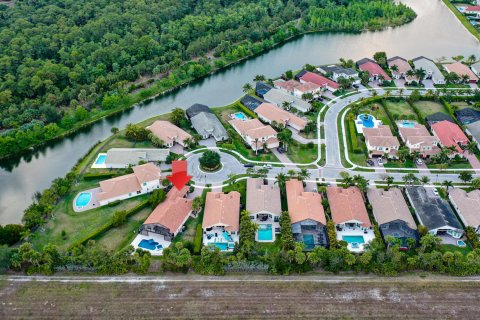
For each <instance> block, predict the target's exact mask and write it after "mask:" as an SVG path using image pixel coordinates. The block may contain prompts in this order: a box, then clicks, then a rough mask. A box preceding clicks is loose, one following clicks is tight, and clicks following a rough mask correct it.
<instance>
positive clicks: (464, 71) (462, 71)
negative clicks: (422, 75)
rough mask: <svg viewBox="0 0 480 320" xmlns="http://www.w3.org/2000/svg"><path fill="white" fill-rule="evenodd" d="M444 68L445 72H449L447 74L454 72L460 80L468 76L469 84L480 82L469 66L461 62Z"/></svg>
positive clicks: (445, 65)
mask: <svg viewBox="0 0 480 320" xmlns="http://www.w3.org/2000/svg"><path fill="white" fill-rule="evenodd" d="M443 67H444V68H445V70H447V72H449V73H450V72H453V73H455V74H456V75H458V76H459V77H460V79H462V78H463V77H464V76H467V77H468V82H470V83H477V81H478V77H477V75H476V74H475V73H474V72H473V71H472V70H470V68H469V67H468V66H467V65H464V64H463V63H461V62H458V61H456V62H454V63H447V64H444V65H443Z"/></svg>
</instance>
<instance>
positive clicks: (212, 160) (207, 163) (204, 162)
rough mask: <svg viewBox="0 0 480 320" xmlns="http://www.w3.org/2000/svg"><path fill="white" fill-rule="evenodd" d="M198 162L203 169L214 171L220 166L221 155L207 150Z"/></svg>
mask: <svg viewBox="0 0 480 320" xmlns="http://www.w3.org/2000/svg"><path fill="white" fill-rule="evenodd" d="M198 161H199V162H200V166H202V167H203V168H207V169H214V168H217V167H218V166H219V165H220V154H219V153H218V152H215V151H211V150H207V151H205V152H204V153H203V154H202V156H201V157H200V159H199V160H198Z"/></svg>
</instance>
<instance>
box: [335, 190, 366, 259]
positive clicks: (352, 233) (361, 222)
mask: <svg viewBox="0 0 480 320" xmlns="http://www.w3.org/2000/svg"><path fill="white" fill-rule="evenodd" d="M327 198H328V202H329V203H330V211H331V214H332V220H333V222H334V223H335V226H336V228H337V239H338V240H339V241H342V240H343V241H346V242H347V243H348V246H347V248H348V249H349V250H350V251H353V252H362V251H363V250H365V245H367V244H368V243H369V242H370V241H372V240H373V239H374V238H375V235H374V232H373V230H372V223H371V222H370V219H369V218H368V212H367V209H366V207H365V203H364V199H363V196H362V193H361V191H360V190H359V189H358V188H357V187H349V188H347V189H343V188H340V187H333V186H332V187H328V188H327Z"/></svg>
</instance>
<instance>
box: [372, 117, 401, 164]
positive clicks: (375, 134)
mask: <svg viewBox="0 0 480 320" xmlns="http://www.w3.org/2000/svg"><path fill="white" fill-rule="evenodd" d="M363 135H364V136H365V144H366V145H367V150H368V156H369V157H370V158H371V157H383V156H384V155H387V156H388V158H394V159H396V158H397V152H398V149H399V148H400V142H398V138H397V137H395V136H394V135H393V134H392V131H391V130H390V127H389V126H386V125H381V126H379V127H378V128H363Z"/></svg>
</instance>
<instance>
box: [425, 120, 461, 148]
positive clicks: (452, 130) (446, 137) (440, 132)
mask: <svg viewBox="0 0 480 320" xmlns="http://www.w3.org/2000/svg"><path fill="white" fill-rule="evenodd" d="M432 132H433V134H434V135H435V136H436V137H437V138H438V140H439V141H440V145H441V146H442V147H452V146H453V147H455V148H456V150H457V151H456V152H455V153H452V154H451V155H450V157H455V155H459V156H463V154H464V151H463V149H462V146H464V145H466V144H467V143H468V138H467V136H466V135H465V133H463V131H462V129H460V127H459V126H458V125H456V124H455V123H451V122H449V121H440V122H437V123H435V124H433V125H432Z"/></svg>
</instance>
